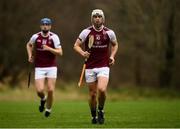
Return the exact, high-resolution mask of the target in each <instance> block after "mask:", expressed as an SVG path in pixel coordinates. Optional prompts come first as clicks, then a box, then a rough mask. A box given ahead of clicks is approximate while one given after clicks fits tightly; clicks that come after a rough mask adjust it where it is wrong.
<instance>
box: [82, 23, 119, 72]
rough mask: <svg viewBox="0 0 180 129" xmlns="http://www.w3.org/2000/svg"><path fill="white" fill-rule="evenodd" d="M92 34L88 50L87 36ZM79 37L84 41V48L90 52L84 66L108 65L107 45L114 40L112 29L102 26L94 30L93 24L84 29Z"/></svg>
mask: <svg viewBox="0 0 180 129" xmlns="http://www.w3.org/2000/svg"><path fill="white" fill-rule="evenodd" d="M92 35H93V36H94V43H93V45H92V47H91V49H90V50H88V49H89V48H88V42H89V37H90V36H92ZM79 39H80V40H81V41H82V43H84V45H85V50H86V51H89V52H90V56H89V58H88V60H87V62H86V68H87V69H92V68H100V67H109V53H110V51H109V45H110V43H111V42H114V41H116V35H115V33H114V31H113V30H111V29H108V28H107V27H104V26H103V27H102V29H101V30H100V31H97V30H95V28H94V27H93V26H90V27H88V28H86V29H84V30H83V31H82V32H81V33H80V35H79Z"/></svg>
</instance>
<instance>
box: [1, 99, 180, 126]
mask: <svg viewBox="0 0 180 129" xmlns="http://www.w3.org/2000/svg"><path fill="white" fill-rule="evenodd" d="M37 109H38V102H37V101H24V100H23V101H3V100H1V101H0V128H12V127H14V128H57V127H59V128H64V127H65V128H125V127H126V128H133V127H136V128H140V127H142V128H146V127H150V128H156V127H159V128H165V127H166V128H175V127H180V100H178V99H177V100H163V99H154V100H147V99H144V100H126V101H123V100H121V101H110V100H107V103H106V107H105V112H106V113H105V116H106V121H105V124H104V125H92V124H91V123H90V112H89V108H88V103H87V102H86V101H64V100H63V101H59V100H58V101H55V103H54V107H53V112H52V115H51V117H49V118H45V117H44V115H43V114H42V113H39V112H38V110H37Z"/></svg>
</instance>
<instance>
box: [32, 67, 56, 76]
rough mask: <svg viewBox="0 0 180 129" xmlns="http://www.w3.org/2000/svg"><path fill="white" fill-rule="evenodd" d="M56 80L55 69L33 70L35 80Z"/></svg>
mask: <svg viewBox="0 0 180 129" xmlns="http://www.w3.org/2000/svg"><path fill="white" fill-rule="evenodd" d="M46 77H47V78H57V67H45V68H39V67H38V68H35V79H41V78H46Z"/></svg>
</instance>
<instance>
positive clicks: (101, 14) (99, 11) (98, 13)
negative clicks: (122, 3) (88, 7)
mask: <svg viewBox="0 0 180 129" xmlns="http://www.w3.org/2000/svg"><path fill="white" fill-rule="evenodd" d="M94 15H100V16H102V18H103V22H105V16H104V13H103V11H102V10H101V9H94V10H93V11H92V13H91V21H92V17H93V16H94Z"/></svg>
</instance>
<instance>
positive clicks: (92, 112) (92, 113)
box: [91, 109, 96, 117]
mask: <svg viewBox="0 0 180 129" xmlns="http://www.w3.org/2000/svg"><path fill="white" fill-rule="evenodd" d="M91 115H92V117H96V109H91Z"/></svg>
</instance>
